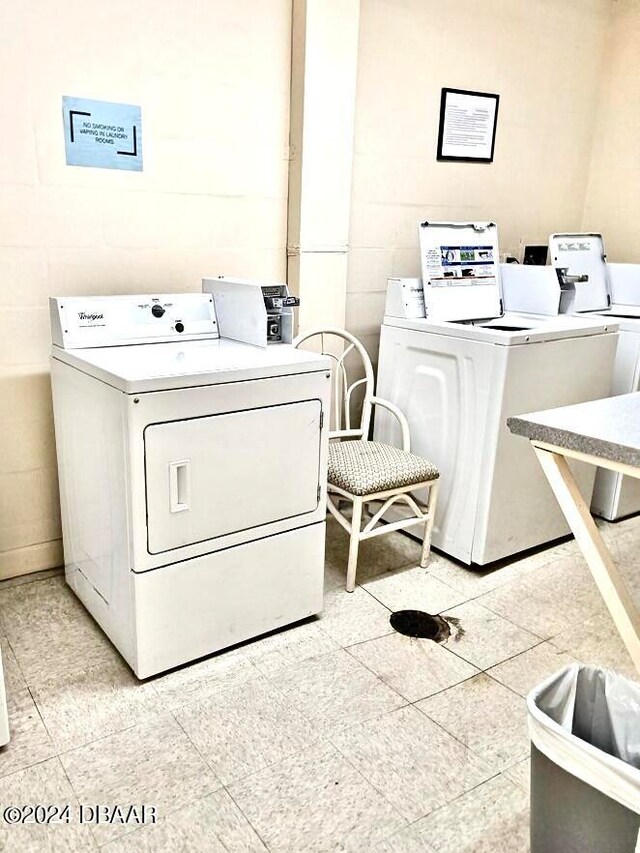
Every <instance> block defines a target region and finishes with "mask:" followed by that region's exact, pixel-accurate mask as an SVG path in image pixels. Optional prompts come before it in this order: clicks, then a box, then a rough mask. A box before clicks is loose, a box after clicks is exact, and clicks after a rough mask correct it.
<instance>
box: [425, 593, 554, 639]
mask: <svg viewBox="0 0 640 853" xmlns="http://www.w3.org/2000/svg"><path fill="white" fill-rule="evenodd" d="M493 591H494V590H489V591H488V592H484V593H481V594H480V595H478V596H476V597H475V598H469V599H468V600H467V601H464V602H463V603H462V604H456V605H455V607H449V608H447V610H443V611H442V613H441V614H440V615H442V616H446V614H447V613H449V611H451V610H455V609H456V608H457V607H464V606H465V604H471V603H474V604H477V605H478V606H479V607H484V609H485V610H488V611H489V613H492V614H493V615H494V616H497V617H498V618H499V619H504V621H505V622H508V623H509V624H510V625H513V627H514V628H517V629H518V630H519V631H524V632H525V633H527V634H531V636H532V637H536V638H537V639H539V640H543V641H544V638H543V637H540V636H539V635H538V634H536V632H535V631H531V630H529V628H523V627H522V625H518V623H517V622H514V621H513V619H511V618H510V617H509V616H503V615H502V613H496V611H495V610H491V608H490V607H488V606H487V605H486V604H482V602H481V601H480V599H481V598H483V596H485V595H490V594H491V593H492V592H493Z"/></svg>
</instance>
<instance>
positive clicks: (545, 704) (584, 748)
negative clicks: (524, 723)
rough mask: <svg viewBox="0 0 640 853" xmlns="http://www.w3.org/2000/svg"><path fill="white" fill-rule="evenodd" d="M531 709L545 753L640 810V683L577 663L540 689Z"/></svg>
mask: <svg viewBox="0 0 640 853" xmlns="http://www.w3.org/2000/svg"><path fill="white" fill-rule="evenodd" d="M527 708H528V711H529V734H530V736H531V740H532V742H533V743H534V744H535V746H536V747H537V748H538V749H539V750H540V752H542V753H543V754H544V755H546V756H547V758H549V759H550V760H551V761H554V762H555V763H556V764H557V765H558V766H559V767H562V769H563V770H566V771H567V773H571V774H573V775H574V776H576V777H577V778H578V779H581V780H582V781H583V782H585V783H586V784H587V785H591V786H592V787H593V788H596V789H597V790H599V791H602V793H603V794H606V795H607V796H608V797H611V798H612V799H614V800H616V801H617V802H618V803H620V804H621V805H622V806H624V807H625V808H627V809H630V810H631V811H633V812H636V813H637V814H640V684H638V683H636V682H635V681H631V680H629V679H628V678H625V677H624V676H622V675H618V674H617V673H615V672H612V671H606V670H602V669H599V668H597V667H593V666H584V665H582V664H571V665H569V666H567V667H565V668H564V669H561V670H560V672H557V673H555V675H552V676H551V677H550V678H548V679H547V680H546V681H543V682H542V684H540V685H538V687H536V688H534V689H533V690H532V691H531V692H530V693H529V695H528V697H527Z"/></svg>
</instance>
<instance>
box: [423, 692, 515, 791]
mask: <svg viewBox="0 0 640 853" xmlns="http://www.w3.org/2000/svg"><path fill="white" fill-rule="evenodd" d="M467 680H469V679H467ZM449 689H451V688H449ZM442 692H444V691H442ZM426 698H427V699H430V698H431V697H430V696H427V697H426ZM419 701H420V702H423V701H424V699H420V700H419ZM414 707H415V709H416V710H417V711H419V712H420V713H421V714H423V715H424V716H425V717H426V718H427V719H428V720H429V722H430V723H433V724H434V725H435V726H437V727H438V728H439V729H441V730H442V731H443V732H444V733H445V734H446V735H448V736H449V737H450V738H453V740H455V741H457V742H458V743H459V744H460V745H461V746H463V747H464V748H465V749H467V750H469V752H470V753H472V755H474V756H475V757H476V758H477V759H478V760H479V761H481V762H482V764H485V765H486V766H487V769H488V770H493V768H492V767H491V766H490V762H489V761H488V760H487V759H486V758H485V757H484V756H482V755H480V754H479V753H478V752H477V751H476V750H475V749H473V748H472V747H471V746H469V744H468V743H465V742H464V741H463V740H461V739H460V738H459V737H458V736H457V735H456V734H454V733H453V732H450V731H449V729H447V728H446V727H445V726H444V725H443V724H442V723H439V722H438V720H434V719H433V717H431V716H429V714H428V713H427V712H426V711H425V710H423V709H422V708H419V707H418V705H417V703H416V704H415V705H414ZM518 761H520V759H518ZM499 773H500V771H499V770H496V771H495V772H494V773H493V775H496V776H497V775H498V774H499ZM487 778H489V777H487ZM485 781H486V780H485ZM479 784H482V783H479Z"/></svg>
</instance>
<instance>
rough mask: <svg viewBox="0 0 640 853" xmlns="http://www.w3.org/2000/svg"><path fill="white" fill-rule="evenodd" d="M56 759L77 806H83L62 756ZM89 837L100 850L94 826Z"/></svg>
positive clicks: (90, 827)
mask: <svg viewBox="0 0 640 853" xmlns="http://www.w3.org/2000/svg"><path fill="white" fill-rule="evenodd" d="M55 759H56V761H57V762H58V765H59V767H60V769H61V770H62V773H63V775H64V778H65V779H66V780H67V783H68V785H69V788H70V789H71V793H72V794H73V796H74V797H75V800H76V805H78V806H79V805H80V804H81V801H80V797H79V796H78V792H77V791H76V789H75V786H74V784H73V782H72V781H71V779H70V777H69V774H68V773H67V768H66V767H65V766H64V764H63V763H62V760H61V759H60V755H59V754H58V755H56V756H55ZM76 825H77V826H80V825H81V824H76ZM89 835H90V837H91V841H92V842H93V846H94V848H95V849H96V850H98V849H99V848H100V845H99V844H98V839H97V838H96V837H95V835H94V832H93V826H89Z"/></svg>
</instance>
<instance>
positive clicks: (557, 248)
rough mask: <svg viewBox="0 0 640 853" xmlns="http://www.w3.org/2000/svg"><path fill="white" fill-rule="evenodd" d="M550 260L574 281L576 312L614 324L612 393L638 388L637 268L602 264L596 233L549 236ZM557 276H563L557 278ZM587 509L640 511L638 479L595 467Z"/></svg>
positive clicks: (609, 514)
mask: <svg viewBox="0 0 640 853" xmlns="http://www.w3.org/2000/svg"><path fill="white" fill-rule="evenodd" d="M549 256H550V258H551V263H552V264H553V266H554V267H555V268H556V269H559V270H563V269H564V270H566V271H567V274H568V276H569V277H570V278H577V279H583V280H582V281H577V282H576V283H575V290H576V296H575V304H574V306H573V309H572V310H574V311H575V312H578V311H579V312H581V313H582V316H585V313H588V315H589V316H593V314H594V313H596V314H598V316H600V317H605V318H607V319H611V320H612V321H613V322H614V323H618V326H619V329H620V338H619V341H618V351H617V353H616V360H615V365H614V370H613V380H612V385H611V394H627V393H629V392H631V391H639V390H640V264H613V263H608V262H607V261H606V254H605V250H604V243H603V240H602V235H600V234H552V235H551V236H550V237H549ZM560 278H562V275H560ZM591 509H592V511H593V512H594V513H595V514H596V515H599V516H602V517H603V518H606V519H608V520H609V521H615V520H616V519H619V518H624V517H625V516H628V515H633V514H634V513H638V512H640V480H636V479H635V478H633V477H625V476H623V475H622V474H618V473H616V472H615V471H607V470H605V469H604V468H599V469H598V472H597V474H596V482H595V486H594V490H593V499H592V501H591Z"/></svg>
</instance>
